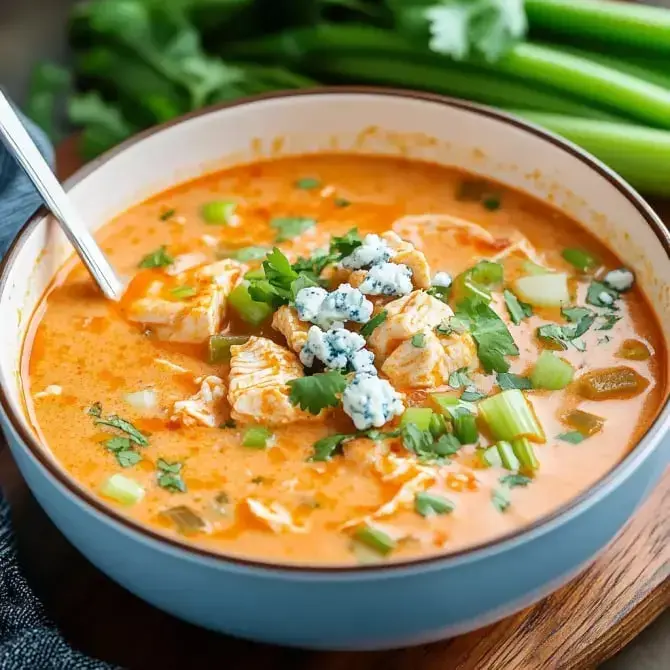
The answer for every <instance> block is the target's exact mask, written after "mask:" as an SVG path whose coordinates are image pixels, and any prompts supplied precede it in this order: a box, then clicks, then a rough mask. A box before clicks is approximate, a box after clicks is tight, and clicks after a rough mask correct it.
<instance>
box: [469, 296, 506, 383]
mask: <svg viewBox="0 0 670 670" xmlns="http://www.w3.org/2000/svg"><path fill="white" fill-rule="evenodd" d="M456 316H457V317H458V318H460V319H462V320H463V321H464V322H466V323H469V325H470V332H471V334H472V337H473V339H474V341H475V343H476V345H477V355H478V356H479V360H480V362H481V364H482V367H483V368H484V370H486V372H492V371H496V372H507V371H508V370H509V363H508V362H507V360H506V359H505V356H518V355H519V349H518V347H517V346H516V344H515V343H514V339H513V338H512V336H511V334H510V332H509V330H508V329H507V326H506V325H505V323H504V322H503V320H502V319H501V318H500V317H499V316H498V315H497V314H496V313H495V312H494V311H493V310H492V309H491V308H490V307H489V306H488V305H487V304H486V302H484V301H483V300H480V299H478V298H467V299H466V300H464V301H463V302H461V303H460V304H459V305H458V308H457V311H456Z"/></svg>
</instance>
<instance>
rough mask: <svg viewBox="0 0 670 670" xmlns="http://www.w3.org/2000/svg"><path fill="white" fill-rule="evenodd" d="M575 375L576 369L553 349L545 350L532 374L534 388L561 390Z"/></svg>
mask: <svg viewBox="0 0 670 670" xmlns="http://www.w3.org/2000/svg"><path fill="white" fill-rule="evenodd" d="M574 376H575V370H574V368H573V367H572V365H570V363H568V362H567V361H564V360H563V359H562V358H559V357H558V356H556V355H555V354H553V353H552V352H551V351H543V352H542V353H541V354H540V356H539V358H538V359H537V362H536V363H535V367H534V368H533V371H532V372H531V375H530V380H531V382H532V383H533V388H536V389H548V390H550V391H559V390H560V389H564V388H565V387H566V386H567V385H568V384H569V383H570V382H571V381H572V379H573V377H574Z"/></svg>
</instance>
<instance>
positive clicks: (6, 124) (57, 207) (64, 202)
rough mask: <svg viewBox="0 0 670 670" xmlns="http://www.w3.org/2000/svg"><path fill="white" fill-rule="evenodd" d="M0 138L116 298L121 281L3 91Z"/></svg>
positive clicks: (107, 294) (110, 295) (100, 281)
mask: <svg viewBox="0 0 670 670" xmlns="http://www.w3.org/2000/svg"><path fill="white" fill-rule="evenodd" d="M0 137H1V138H2V140H3V142H4V143H5V145H6V146H7V149H8V150H9V151H10V152H11V154H12V155H13V156H14V158H15V159H16V161H17V162H18V163H19V165H20V166H21V167H22V168H23V170H24V171H25V173H26V174H27V175H28V178H29V179H30V181H31V182H32V183H33V185H34V186H35V188H36V189H37V191H38V192H39V194H40V195H41V196H42V199H43V200H44V202H45V204H46V206H47V207H48V208H49V209H50V210H51V212H52V214H53V215H54V216H55V217H56V218H57V219H58V221H59V222H60V224H61V227H62V228H63V231H64V232H65V234H66V235H67V238H68V239H69V240H70V242H71V243H72V245H73V246H74V248H75V249H76V251H77V253H78V254H79V257H80V258H81V260H82V261H83V263H84V265H85V266H86V268H87V269H88V271H89V272H90V273H91V275H92V276H93V279H95V281H96V282H97V284H98V286H99V287H100V289H101V290H102V292H103V294H104V295H105V297H107V298H109V299H110V300H118V299H119V298H120V297H121V294H122V292H123V285H122V283H121V282H120V281H119V279H118V277H117V276H116V273H115V272H114V270H113V269H112V266H111V265H110V264H109V261H108V260H107V257H106V256H105V254H104V253H103V252H102V249H100V247H99V246H98V244H97V242H96V241H95V240H94V239H93V236H92V235H91V233H90V232H89V231H88V228H87V227H86V226H85V225H84V223H83V221H82V220H81V219H80V218H79V215H78V214H77V212H76V210H75V208H74V207H73V206H72V204H71V203H70V200H69V198H68V196H67V195H66V193H65V191H64V190H63V188H62V186H61V185H60V183H59V182H58V180H57V179H56V176H55V175H54V173H53V172H52V171H51V168H50V167H49V165H48V163H47V162H46V161H45V160H44V158H43V157H42V154H41V153H40V152H39V149H38V148H37V147H36V146H35V143H34V142H33V140H32V139H31V137H30V135H28V131H27V130H26V129H25V127H24V125H23V123H21V120H20V119H19V117H18V116H17V115H16V113H15V112H14V109H13V108H12V106H11V104H10V103H9V100H7V98H6V97H5V95H4V94H3V93H2V91H0Z"/></svg>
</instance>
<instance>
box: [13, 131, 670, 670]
mask: <svg viewBox="0 0 670 670" xmlns="http://www.w3.org/2000/svg"><path fill="white" fill-rule="evenodd" d="M58 161H59V163H58V164H59V172H60V174H61V176H63V177H65V176H68V175H69V174H71V173H72V172H73V171H74V170H75V169H76V168H77V167H78V166H79V164H78V160H77V157H76V153H75V151H74V144H73V142H71V141H69V142H67V143H65V144H64V145H62V146H61V147H60V149H59V153H58ZM656 204H657V208H658V211H660V212H661V213H664V214H665V215H666V217H667V220H668V221H670V202H667V203H656ZM0 486H2V488H3V491H4V492H5V495H6V496H7V497H8V498H9V500H10V502H11V504H12V508H13V512H14V519H15V525H16V529H17V534H18V536H19V537H18V539H19V550H20V554H21V557H22V561H23V565H24V568H25V571H26V574H27V576H28V579H29V580H30V582H31V584H32V585H33V587H34V588H35V590H36V592H37V594H38V596H39V597H40V598H42V600H43V602H44V603H45V605H46V608H47V611H48V612H49V614H50V616H51V617H52V618H53V619H54V620H55V621H56V623H57V624H58V626H59V627H60V628H61V630H62V632H63V634H64V635H65V636H66V638H67V639H68V640H69V641H70V642H71V643H72V644H73V645H75V646H76V647H78V648H79V649H81V650H82V651H84V652H86V653H88V654H90V655H92V656H96V657H98V658H100V659H103V660H105V661H108V662H111V663H117V664H119V665H121V666H123V667H126V668H131V669H133V670H134V669H145V668H146V669H147V670H150V669H151V670H152V669H154V668H162V669H163V670H170V669H171V668H175V669H179V670H183V668H198V669H199V668H210V667H211V668H214V667H217V668H220V667H225V668H233V669H236V668H247V667H248V668H256V667H259V668H264V669H265V670H272V669H274V668H276V669H278V670H279V669H280V668H285V667H290V668H297V669H301V670H312V669H313V670H317V669H318V670H376V669H378V668H384V669H385V670H573V669H574V670H587V669H589V668H593V667H596V666H597V665H598V664H600V663H602V662H603V661H604V660H606V659H607V658H609V657H610V656H612V655H613V654H614V653H616V652H617V651H619V650H620V649H621V648H622V647H623V646H624V645H626V644H627V643H628V642H629V641H630V640H631V639H632V638H633V637H634V636H635V635H637V634H638V633H639V632H640V631H641V630H642V629H643V628H645V627H646V626H647V625H648V624H649V623H651V622H652V621H653V620H654V619H655V618H656V617H657V616H658V615H659V614H660V613H661V612H663V611H664V610H665V609H667V608H668V607H669V606H670V578H669V575H670V542H669V541H668V540H669V539H670V471H669V472H666V473H665V476H664V478H663V480H662V481H661V483H660V485H659V486H658V487H657V489H656V491H655V492H654V493H653V495H652V496H651V497H650V499H649V500H648V501H647V502H646V503H645V505H644V507H642V508H641V509H640V510H639V511H638V513H637V514H636V515H635V517H634V518H633V519H632V521H631V522H630V523H629V524H628V526H627V527H626V528H625V529H624V530H623V531H622V533H621V534H620V535H619V537H618V538H617V539H616V540H615V541H614V542H613V543H612V544H611V545H610V546H609V547H608V548H607V550H606V551H605V552H604V553H603V554H602V555H601V556H600V557H599V558H598V560H597V561H596V562H595V563H594V564H593V565H592V566H591V567H590V568H589V569H588V570H586V572H584V573H583V574H582V575H581V576H580V577H578V578H577V579H575V580H574V581H572V582H571V583H569V584H568V585H567V586H565V587H564V588H562V589H560V590H559V591H557V592H556V593H554V594H553V595H551V596H549V597H548V598H546V599H545V600H543V601H541V602H539V603H538V604H537V605H535V606H534V607H530V608H528V609H526V610H524V611H522V612H520V613H519V614H516V615H514V616H511V617H508V618H507V619H504V620H503V621H500V622H499V623H497V624H493V625H491V626H488V627H486V628H483V629H481V630H477V631H474V632H472V633H468V634H467V635H462V636H460V637H456V638H453V639H451V640H447V641H445V642H439V643H435V644H432V645H424V646H420V647H413V648H411V649H405V650H397V651H391V652H374V653H372V652H371V653H353V652H352V653H326V652H307V651H299V650H294V649H284V648H280V647H271V646H268V645H261V644H254V643H251V642H245V641H241V640H236V639H233V638H228V637H225V636H222V635H217V634H215V633H211V632H208V631H205V630H202V629H200V628H197V627H195V626H191V625H189V624H186V623H183V622H181V621H179V620H177V619H175V618H173V617H171V616H169V615H167V614H163V613H162V612H160V611H158V610H156V609H154V608H153V607H151V606H150V605H147V604H146V603H144V602H142V601H141V600H139V599H138V598H136V597H135V596H132V595H131V594H130V593H128V592H127V591H125V590H124V589H122V588H121V587H120V586H117V585H116V584H115V583H114V582H112V581H111V580H109V579H108V578H107V577H105V576H104V575H103V574H102V573H100V572H99V571H98V570H97V569H96V568H94V567H93V566H92V565H91V564H90V563H89V562H88V561H87V560H86V559H85V558H83V557H82V556H81V555H80V554H79V553H78V552H77V551H76V550H75V549H74V548H73V547H72V546H71V545H70V544H69V543H68V542H67V540H65V538H64V537H63V536H62V535H61V534H60V533H59V532H58V531H57V530H56V528H55V527H54V526H53V525H52V524H51V522H50V521H49V520H48V518H47V517H46V515H45V514H44V512H43V511H42V510H41V509H40V508H39V506H38V505H37V503H36V501H35V500H34V498H33V497H32V495H31V494H30V492H29V491H28V488H27V486H26V485H25V483H24V482H23V480H22V478H21V475H20V474H19V472H18V470H17V469H16V466H15V465H14V463H13V461H12V457H11V454H10V452H9V450H8V449H7V448H6V447H5V448H4V449H3V448H2V447H0Z"/></svg>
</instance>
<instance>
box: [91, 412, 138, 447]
mask: <svg viewBox="0 0 670 670" xmlns="http://www.w3.org/2000/svg"><path fill="white" fill-rule="evenodd" d="M87 413H88V415H89V416H92V417H93V419H94V422H93V423H94V424H95V425H96V426H108V427H109V428H116V429H117V430H120V431H121V432H122V433H125V434H126V435H127V436H128V440H129V441H130V442H133V444H136V445H138V446H140V447H146V446H147V445H148V444H149V439H148V438H147V436H146V435H144V434H142V433H141V432H140V431H139V430H137V428H135V426H133V424H132V423H130V421H126V419H122V418H121V417H120V416H118V415H116V414H110V415H109V416H106V417H103V415H102V405H101V404H100V403H99V402H96V403H94V404H93V405H91V407H90V408H89V409H88V412H87Z"/></svg>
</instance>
